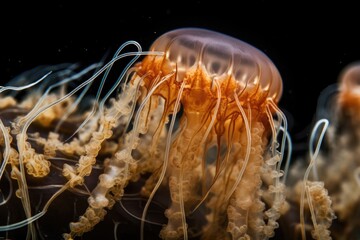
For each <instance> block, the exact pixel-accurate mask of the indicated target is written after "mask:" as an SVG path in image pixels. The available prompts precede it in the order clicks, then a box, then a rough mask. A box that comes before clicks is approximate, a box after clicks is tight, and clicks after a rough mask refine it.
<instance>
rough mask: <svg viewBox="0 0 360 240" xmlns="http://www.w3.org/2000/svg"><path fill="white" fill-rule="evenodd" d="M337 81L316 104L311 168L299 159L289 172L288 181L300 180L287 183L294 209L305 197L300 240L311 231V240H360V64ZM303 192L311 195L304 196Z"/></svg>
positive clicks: (310, 146)
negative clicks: (359, 239) (304, 175)
mask: <svg viewBox="0 0 360 240" xmlns="http://www.w3.org/2000/svg"><path fill="white" fill-rule="evenodd" d="M338 78H339V79H338V83H336V84H334V85H330V86H328V87H327V88H326V89H324V91H323V92H322V94H321V95H320V97H319V100H318V107H317V112H316V115H315V120H316V124H315V126H314V130H313V132H314V134H312V137H311V138H310V145H309V152H310V156H309V157H308V159H310V160H311V161H310V165H311V166H310V167H306V164H304V163H305V162H306V161H297V162H296V164H295V165H294V166H293V167H292V169H291V171H290V172H289V176H291V177H290V179H292V180H290V182H291V181H293V182H294V183H295V182H296V184H294V185H293V184H292V183H289V184H287V188H288V189H289V192H290V194H289V196H292V197H289V198H287V200H288V202H289V203H290V205H294V206H300V199H301V198H303V199H304V196H307V197H306V200H303V204H302V205H303V207H302V208H303V213H302V220H301V223H300V225H302V230H301V231H302V232H303V233H302V239H306V236H308V237H309V239H310V233H311V236H312V238H313V239H357V238H358V237H359V221H358V218H359V200H360V184H359V183H360V178H359V177H360V162H359V158H358V154H359V146H360V145H359V143H360V134H359V133H360V131H359V126H360V125H359V123H360V121H359V120H360V118H359V111H358V110H359V103H360V101H359V100H360V98H359V96H360V95H359V80H360V64H359V63H358V62H355V63H351V64H349V65H348V66H346V67H345V68H344V69H343V70H342V71H341V73H340V75H339V77H338ZM319 126H320V127H319ZM325 128H327V129H325ZM317 129H322V130H321V131H319V132H321V133H322V134H320V135H319V134H316V133H315V132H316V131H317ZM325 132H326V134H325ZM321 135H322V136H321ZM322 140H323V141H322ZM321 142H322V145H323V146H321V148H320V145H321ZM314 146H316V147H314ZM315 148H316V149H315ZM315 152H316V154H315V155H317V156H316V157H314V155H313V154H314V153H315ZM303 158H306V157H303ZM305 169H308V170H309V171H308V172H307V173H306V170H305ZM303 174H307V179H308V180H309V181H308V183H305V182H306V181H305V179H304V181H302V179H303V178H302V175H303ZM304 185H307V186H306V187H305V188H304V187H303V186H304ZM301 189H306V191H308V192H306V193H305V194H304V193H303V194H302V195H303V196H302V197H300V195H301V194H300V192H301ZM311 189H313V190H314V192H313V194H312V193H311ZM290 212H293V211H289V213H290ZM294 239H296V238H294Z"/></svg>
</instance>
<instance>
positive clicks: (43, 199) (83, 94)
mask: <svg viewBox="0 0 360 240" xmlns="http://www.w3.org/2000/svg"><path fill="white" fill-rule="evenodd" d="M131 47H132V48H134V47H135V51H126V50H127V49H128V48H131ZM140 57H142V59H141V61H138V62H137V60H138V58H140ZM125 59H130V60H129V62H127V64H126V65H125V67H124V68H123V69H122V70H121V71H120V73H117V74H118V76H117V77H114V75H115V74H112V73H113V71H115V70H116V64H117V62H118V61H123V60H125ZM33 74H34V71H30V72H29V73H27V74H25V75H23V76H20V77H19V78H17V79H15V80H14V81H12V82H10V83H9V85H7V86H3V87H1V89H0V93H2V92H10V94H9V95H7V96H4V95H3V96H2V97H1V100H0V109H1V112H0V117H1V121H0V129H1V131H0V146H1V147H2V153H3V154H2V158H1V169H0V170H1V172H0V173H1V175H0V176H1V181H2V182H1V184H2V185H1V189H2V191H1V192H0V193H1V195H0V196H1V197H2V198H0V200H1V205H2V206H5V209H6V206H7V205H11V203H12V202H14V201H17V203H18V204H19V202H20V203H21V204H20V205H21V206H22V208H23V216H24V219H23V220H19V219H16V220H15V221H14V220H13V219H11V218H7V219H3V220H2V223H4V222H5V225H4V224H3V226H0V231H2V232H6V234H8V233H9V234H11V232H12V230H14V229H18V228H24V227H26V229H27V230H26V231H27V233H26V234H27V235H28V236H29V237H32V238H33V239H35V238H36V237H37V234H41V233H39V232H41V225H42V224H44V223H43V222H41V221H42V220H43V219H46V216H47V215H48V214H50V212H53V214H55V215H56V214H58V215H61V211H60V212H59V211H58V212H56V211H55V210H54V209H55V207H54V205H56V204H61V203H60V202H59V199H62V198H70V199H77V198H81V199H83V200H81V201H82V203H83V204H82V206H81V207H79V206H77V204H79V205H80V203H77V201H73V202H74V206H73V212H72V213H71V214H69V213H67V215H71V216H72V217H71V216H68V217H67V221H69V222H70V223H69V225H68V227H62V228H61V229H60V230H59V231H63V234H62V236H63V238H64V239H75V238H77V237H79V236H84V238H86V236H90V235H88V234H89V233H90V232H93V231H96V228H97V227H98V225H100V224H101V222H103V221H105V220H106V219H107V218H108V217H109V215H110V214H111V213H112V212H114V211H115V212H116V209H118V208H119V206H122V207H123V210H126V213H128V214H129V215H131V216H132V217H133V218H134V219H135V220H137V221H138V223H139V224H138V230H137V231H139V230H140V234H139V236H138V238H140V239H146V238H147V234H145V232H146V229H147V228H148V227H149V226H150V227H151V225H156V226H160V227H159V228H161V229H159V232H158V233H157V234H158V235H159V237H160V238H161V239H195V238H199V239H249V238H251V239H268V238H271V237H273V236H274V234H275V230H276V228H278V227H279V224H278V219H279V218H280V216H281V215H282V214H284V213H285V212H286V211H287V209H288V205H287V202H286V200H285V192H284V191H285V186H284V182H283V181H282V180H281V178H282V176H283V174H284V171H283V170H282V161H283V159H284V155H285V148H286V144H287V142H288V141H286V138H287V137H286V136H287V122H286V117H285V115H284V114H283V113H282V111H281V110H280V108H279V107H278V102H279V100H280V97H281V94H282V79H281V76H280V74H279V72H278V70H277V68H276V67H275V65H274V64H273V63H272V61H271V60H270V59H269V58H268V57H267V56H266V55H265V54H264V53H263V52H261V51H260V50H258V49H256V48H255V47H253V46H251V45H249V44H247V43H245V42H243V41H241V40H238V39H235V38H233V37H230V36H227V35H224V34H221V33H218V32H214V31H211V30H207V29H199V28H181V29H176V30H173V31H170V32H167V33H165V34H163V35H161V36H160V37H159V38H158V39H157V40H156V41H155V42H154V43H153V44H152V46H151V48H150V50H149V51H143V50H142V49H141V46H140V45H139V44H138V43H137V42H134V41H129V42H127V43H125V44H124V45H122V46H121V47H120V48H119V50H118V51H117V52H116V53H115V55H114V57H113V58H112V59H111V60H110V61H109V62H107V63H106V64H103V63H98V64H93V65H91V66H89V67H87V68H85V69H83V70H81V71H79V70H78V66H75V65H65V66H64V65H59V66H53V67H46V68H43V69H42V71H41V73H40V74H38V75H37V77H35V79H34V77H33V76H32V75H33ZM29 75H30V76H32V77H31V78H30V77H29ZM30 79H32V80H30ZM84 79H85V80H84ZM98 79H101V81H99V80H98ZM111 79H115V80H113V81H112V83H111V86H110V87H109V88H110V89H109V90H107V92H106V90H105V89H106V88H105V83H106V84H108V83H109V81H111ZM96 83H97V84H98V85H97V87H96V89H98V91H97V92H96V94H94V95H95V96H93V95H91V94H89V92H90V90H91V89H92V88H93V86H94V85H95V84H96ZM20 86H21V87H20ZM34 87H37V90H36V91H30V89H33V88H34ZM24 91H25V92H28V94H22V95H23V96H21V97H20V96H19V95H20V93H22V92H24ZM33 192H42V194H38V195H36V196H37V197H36V198H35V197H33V196H32V193H33ZM39 196H40V197H39ZM132 197H133V198H134V199H135V197H136V199H140V200H139V201H140V202H141V203H142V204H141V211H140V214H138V215H136V214H135V213H134V211H132V209H127V208H125V207H124V206H123V205H122V204H123V203H124V202H123V201H124V199H125V198H132ZM84 199H87V200H86V201H84ZM81 201H80V200H79V202H81ZM35 203H36V204H35ZM84 203H85V204H84ZM156 205H158V206H161V209H162V210H163V211H162V212H161V214H160V215H161V216H160V217H158V218H159V219H162V221H160V220H159V219H156V218H152V217H151V216H152V214H153V209H154V207H156ZM2 206H0V207H2ZM7 209H9V206H8V208H7ZM4 211H5V212H6V210H3V212H4ZM64 211H65V210H64ZM80 211H81V212H82V213H79V212H80ZM54 212H55V213H54ZM70 212H71V211H70ZM2 216H5V215H2ZM119 228H121V225H118V224H115V227H114V232H115V233H116V231H120V230H119ZM115 235H116V234H115ZM42 237H43V238H46V236H45V234H42Z"/></svg>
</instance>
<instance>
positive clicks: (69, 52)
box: [0, 0, 360, 143]
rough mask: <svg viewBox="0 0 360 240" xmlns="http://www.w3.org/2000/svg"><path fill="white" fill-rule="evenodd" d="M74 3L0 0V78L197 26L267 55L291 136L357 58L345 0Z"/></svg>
mask: <svg viewBox="0 0 360 240" xmlns="http://www.w3.org/2000/svg"><path fill="white" fill-rule="evenodd" d="M74 2H75V1H72V2H66V1H53V3H51V4H49V3H45V4H33V3H31V4H29V3H27V4H25V5H24V4H23V3H19V2H17V1H13V2H12V3H7V4H6V5H4V4H3V3H2V5H1V6H0V15H1V36H0V39H1V44H0V85H4V84H5V83H6V82H7V81H8V80H10V79H11V78H13V77H15V76H16V75H18V74H20V73H21V72H23V71H25V70H28V69H31V68H34V67H36V66H39V65H43V64H58V63H63V62H71V63H72V62H80V63H83V64H84V65H85V64H89V63H93V62H97V61H99V60H100V59H101V58H102V57H103V56H104V54H105V53H107V52H108V53H110V54H111V55H112V54H113V52H115V50H116V49H117V47H118V46H120V45H121V44H122V43H124V42H125V41H127V40H136V41H138V42H139V43H140V44H141V45H142V46H143V49H148V47H149V46H150V44H151V43H152V42H153V41H154V40H155V39H156V38H157V37H158V36H160V35H161V34H162V33H165V32H167V31H169V30H172V29H175V28H179V27H204V28H208V29H212V30H215V31H219V32H222V33H225V34H228V35H231V36H233V37H236V38H239V39H241V40H243V41H245V42H248V43H250V44H252V45H253V46H255V47H257V48H259V49H260V50H262V51H263V52H265V53H266V54H267V55H268V56H269V57H270V59H272V60H273V62H274V63H275V65H276V66H277V67H278V69H279V71H280V73H281V75H282V78H283V82H284V93H283V97H282V99H281V102H280V107H281V109H282V110H284V112H285V113H286V115H287V116H288V119H289V122H290V132H291V134H292V136H293V139H294V142H295V143H296V142H304V141H306V140H307V137H308V132H309V127H310V126H311V124H312V120H313V116H314V112H315V108H316V102H317V98H318V96H319V95H320V93H321V91H322V90H323V89H324V88H325V87H326V86H328V85H330V84H332V83H335V82H336V81H337V78H338V75H339V73H340V71H341V69H343V68H344V67H345V66H346V65H347V64H349V63H351V62H354V61H358V60H360V37H359V34H358V32H359V29H360V28H359V22H360V21H359V20H358V16H357V13H353V11H356V9H357V7H356V6H353V5H349V4H347V3H342V4H341V5H340V4H338V3H333V4H331V5H330V4H329V3H326V4H323V5H319V6H315V5H314V4H306V3H302V4H299V3H295V2H294V3H293V4H292V5H289V4H280V3H270V1H252V2H251V3H249V2H244V1H237V6H236V5H234V3H235V1H234V3H229V2H226V1H214V2H213V3H211V2H209V1H192V2H186V1H168V3H157V2H154V1H147V3H146V4H144V3H141V2H138V1H131V0H130V1H127V2H119V1H118V2H116V1H113V2H112V3H108V2H106V1H98V2H95V1H94V2H93V3H92V2H90V1H87V2H84V3H74ZM124 3H126V4H127V5H128V6H124Z"/></svg>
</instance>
